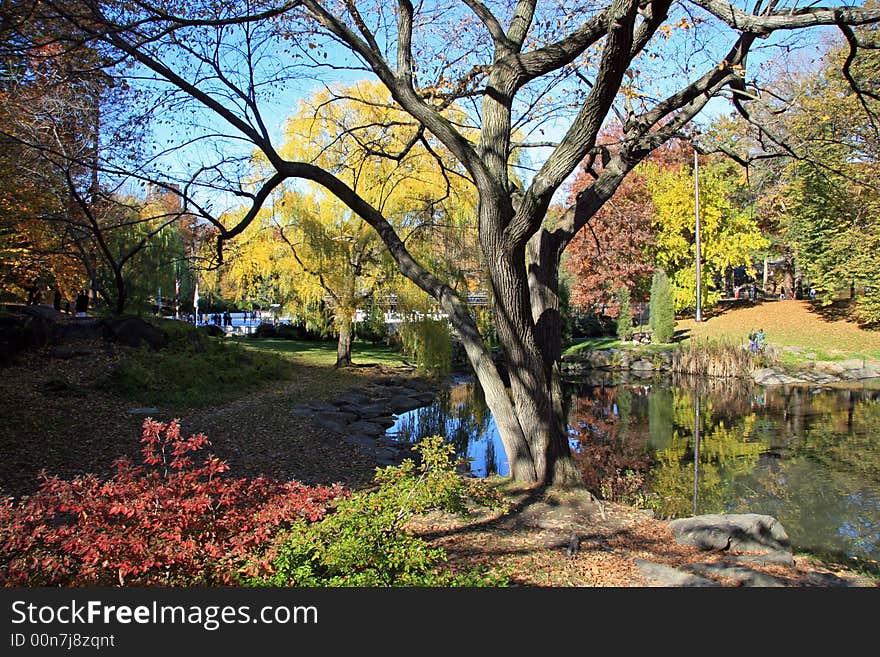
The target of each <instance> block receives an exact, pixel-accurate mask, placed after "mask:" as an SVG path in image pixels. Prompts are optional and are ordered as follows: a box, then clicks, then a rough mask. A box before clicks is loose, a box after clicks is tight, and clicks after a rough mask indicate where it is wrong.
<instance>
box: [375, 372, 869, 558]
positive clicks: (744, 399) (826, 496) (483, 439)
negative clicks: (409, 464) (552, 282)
mask: <svg viewBox="0 0 880 657" xmlns="http://www.w3.org/2000/svg"><path fill="white" fill-rule="evenodd" d="M878 388H880V386H878V384H877V383H876V382H875V383H873V384H866V385H861V386H858V387H849V388H823V389H818V388H815V389H810V388H800V387H798V388H794V387H790V388H784V387H774V388H759V387H751V386H748V385H745V384H731V382H729V381H719V380H712V381H706V380H691V379H676V380H664V381H661V380H626V379H619V378H616V379H615V378H594V379H589V380H588V379H583V380H579V381H572V382H570V383H569V390H570V395H569V399H568V404H569V431H570V436H571V441H572V447H573V449H574V453H575V459H576V460H577V462H578V466H579V468H580V470H581V473H582V475H583V478H584V481H585V482H586V485H587V486H588V488H590V490H592V491H594V492H595V493H597V494H599V495H601V496H602V497H603V498H605V499H613V500H617V501H622V502H625V503H628V504H637V505H640V506H647V507H650V508H653V509H654V510H655V511H656V512H657V514H658V515H659V516H661V517H683V516H689V515H694V514H701V513H723V512H729V513H746V512H752V513H767V514H770V515H773V516H775V517H777V518H778V519H779V520H780V521H781V522H782V524H783V526H785V528H786V530H787V531H788V533H789V535H790V537H791V539H792V543H793V545H794V546H795V547H796V549H802V550H809V551H812V552H816V553H820V554H824V555H834V556H850V557H858V558H861V559H872V560H878V559H880V389H878ZM435 433H439V434H441V435H446V436H447V437H448V438H449V439H450V440H451V441H452V442H453V443H454V444H455V445H456V449H457V452H458V454H459V455H460V456H465V457H469V458H470V459H472V462H471V470H472V472H473V473H474V474H475V475H477V476H487V475H489V474H493V473H498V474H501V475H507V474H508V468H507V463H506V459H505V455H504V448H503V446H502V444H501V441H500V438H499V436H498V432H497V429H496V428H495V424H494V421H493V420H492V417H491V414H490V413H488V411H487V409H486V406H485V401H484V400H483V397H482V394H481V391H480V389H479V386H475V385H474V383H473V382H471V381H462V380H460V381H457V382H456V383H455V384H454V385H452V386H450V388H449V389H448V390H447V391H446V392H445V393H444V394H443V395H442V396H441V398H440V399H439V400H438V401H437V402H436V403H435V404H432V405H431V406H429V407H426V408H422V409H418V410H416V411H413V412H411V413H406V414H404V415H402V416H401V417H400V418H399V419H398V421H397V423H396V424H395V425H394V427H392V428H391V429H390V430H389V435H393V436H395V437H396V438H397V439H399V440H407V441H415V440H418V439H420V438H421V437H423V436H426V435H432V434H435Z"/></svg>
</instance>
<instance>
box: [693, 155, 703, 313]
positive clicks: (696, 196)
mask: <svg viewBox="0 0 880 657" xmlns="http://www.w3.org/2000/svg"><path fill="white" fill-rule="evenodd" d="M699 166H700V163H699V154H698V153H697V149H696V148H694V209H695V214H696V230H695V231H694V240H695V241H696V260H697V315H696V317H695V318H694V320H695V321H697V322H702V321H703V295H702V289H701V288H702V280H701V278H702V276H701V274H702V272H701V271H700V270H701V266H702V263H701V262H700V169H699Z"/></svg>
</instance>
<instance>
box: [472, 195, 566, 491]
mask: <svg viewBox="0 0 880 657" xmlns="http://www.w3.org/2000/svg"><path fill="white" fill-rule="evenodd" d="M481 210H482V211H483V212H486V213H487V215H491V213H492V212H499V213H500V212H501V209H500V208H497V207H496V208H486V207H485V206H483V208H481ZM481 221H483V222H493V221H495V218H493V217H491V216H483V217H481ZM485 235H486V233H484V235H483V237H485ZM543 235H545V233H544V232H543V231H542V232H541V233H540V234H539V236H536V238H535V240H537V241H535V245H534V248H530V249H529V252H530V257H529V260H530V261H531V263H530V266H529V268H528V269H527V266H526V253H525V249H522V250H513V251H512V252H511V251H510V250H507V249H505V248H504V246H503V245H501V244H499V243H496V242H492V241H491V239H483V243H482V247H483V251H484V255H485V260H486V263H487V267H488V269H489V274H490V279H491V283H492V287H493V309H494V311H495V321H496V326H497V329H498V337H499V340H500V342H501V346H502V347H503V349H504V352H505V357H506V359H507V362H506V365H507V370H508V373H509V375H510V399H511V401H512V402H513V404H512V405H511V406H510V407H509V408H507V409H501V408H495V407H493V405H492V403H491V401H490V399H489V396H488V395H487V400H486V401H487V403H488V404H489V408H490V410H491V411H492V413H493V415H494V416H495V419H496V422H498V420H499V418H500V416H501V414H502V413H509V414H510V415H511V417H510V418H505V419H506V421H507V424H508V425H517V426H518V427H519V430H520V431H521V432H522V434H523V436H524V437H525V440H526V442H527V444H528V451H529V454H530V456H531V461H532V464H533V467H534V470H535V478H536V480H537V481H539V482H542V483H544V484H549V485H554V486H565V487H580V486H582V485H583V482H582V480H581V477H580V475H579V474H578V471H577V468H576V467H575V464H574V460H573V458H572V456H571V449H570V448H569V444H568V431H567V429H568V423H567V418H566V417H565V415H564V403H563V399H562V381H561V378H560V374H559V359H560V352H561V342H562V335H561V327H562V323H561V320H560V316H559V295H558V289H559V283H558V265H559V252H558V250H554V249H551V248H550V247H551V246H552V243H551V241H550V240H549V239H547V238H545V240H546V244H544V243H542V242H541V236H543ZM499 432H501V433H502V436H503V435H504V433H503V432H504V429H502V426H501V424H500V423H499Z"/></svg>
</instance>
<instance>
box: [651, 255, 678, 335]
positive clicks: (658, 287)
mask: <svg viewBox="0 0 880 657" xmlns="http://www.w3.org/2000/svg"><path fill="white" fill-rule="evenodd" d="M649 312H650V315H649V320H648V324H649V326H650V327H651V331H653V335H652V337H651V341H652V342H655V343H660V344H665V343H667V342H672V336H673V335H674V334H675V296H674V292H673V289H672V285H671V284H670V283H669V278H668V277H667V276H666V272H665V271H663V270H662V269H658V270H657V271H656V272H654V277H653V278H652V279H651V304H650V311H649Z"/></svg>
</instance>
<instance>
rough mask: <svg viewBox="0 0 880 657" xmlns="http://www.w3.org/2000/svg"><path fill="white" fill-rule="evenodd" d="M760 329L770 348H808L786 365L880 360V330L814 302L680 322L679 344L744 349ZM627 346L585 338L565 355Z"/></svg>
mask: <svg viewBox="0 0 880 657" xmlns="http://www.w3.org/2000/svg"><path fill="white" fill-rule="evenodd" d="M760 328H763V329H764V332H765V333H766V335H767V343H768V344H769V345H771V346H773V347H776V348H777V349H780V350H782V349H783V348H784V347H799V348H800V349H802V350H803V351H802V353H790V352H783V354H782V362H783V363H784V364H791V365H797V364H800V363H804V362H806V361H809V360H846V359H850V358H864V359H869V360H880V331H871V330H866V329H863V328H860V327H859V326H858V325H857V324H855V323H854V322H851V321H848V320H846V319H843V318H842V317H841V316H840V313H837V312H835V311H834V309H830V310H829V309H821V308H819V307H818V306H814V305H812V304H811V303H810V302H809V301H798V300H785V301H765V302H763V303H759V304H755V305H752V306H749V305H743V306H742V307H741V308H733V309H726V310H723V311H721V312H719V313H718V314H716V315H712V316H709V317H707V318H705V319H704V320H703V321H702V322H700V323H697V322H695V321H694V320H693V319H681V320H678V321H677V322H676V324H675V341H676V343H677V344H687V342H688V341H689V340H710V341H717V342H729V343H732V344H743V345H744V344H747V343H748V335H749V332H750V331H752V330H758V329H760ZM621 346H622V345H621V344H620V341H619V340H618V339H617V338H615V337H612V336H607V337H600V338H582V339H579V340H577V341H576V342H575V343H574V344H573V345H571V346H570V347H569V348H568V349H567V350H566V351H565V354H574V353H577V352H578V351H582V350H585V349H610V348H620V347H621ZM623 346H624V347H627V348H630V349H638V350H646V351H648V350H658V349H664V348H669V345H641V346H638V347H633V346H632V345H623ZM805 354H814V357H813V358H809V359H808V358H806V356H805Z"/></svg>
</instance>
